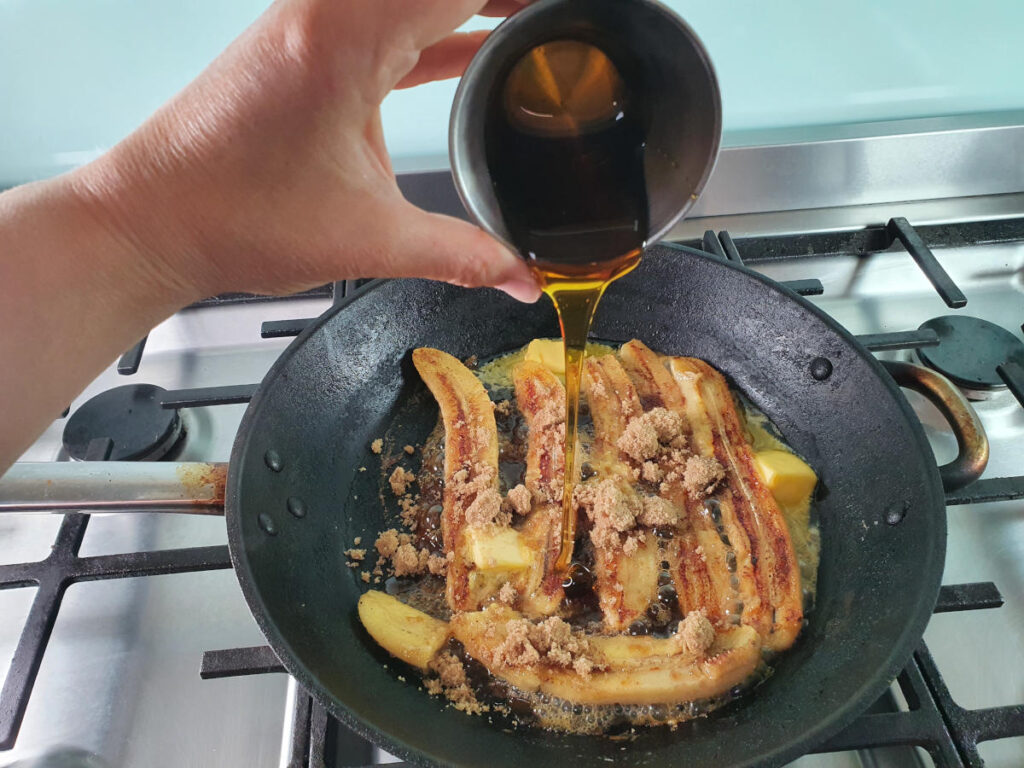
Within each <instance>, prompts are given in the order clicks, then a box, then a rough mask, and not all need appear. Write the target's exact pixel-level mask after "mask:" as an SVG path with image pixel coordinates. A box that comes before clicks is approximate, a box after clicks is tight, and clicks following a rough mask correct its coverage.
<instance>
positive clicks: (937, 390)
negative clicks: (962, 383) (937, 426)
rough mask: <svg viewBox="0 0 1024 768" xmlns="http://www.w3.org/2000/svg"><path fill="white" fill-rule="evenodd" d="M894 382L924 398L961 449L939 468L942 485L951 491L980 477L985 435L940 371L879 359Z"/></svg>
mask: <svg viewBox="0 0 1024 768" xmlns="http://www.w3.org/2000/svg"><path fill="white" fill-rule="evenodd" d="M880 362H881V363H882V365H884V366H885V369H886V370H887V371H888V372H889V375H890V376H892V377H893V379H894V380H895V381H896V383H897V384H899V385H900V386H901V387H906V388H907V389H912V390H914V391H915V392H919V393H920V394H922V395H924V396H925V397H927V398H928V399H929V400H930V401H931V402H932V403H934V405H935V407H936V408H938V409H939V411H940V412H941V413H942V415H943V416H944V417H945V419H946V421H947V422H949V426H950V428H951V429H952V430H953V434H954V435H956V443H957V446H958V447H959V449H960V452H959V453H958V454H957V457H956V458H955V459H953V460H952V461H951V462H949V463H948V464H943V465H942V466H941V467H939V475H940V476H941V477H942V487H943V489H944V490H946V491H953V490H956V489H957V488H962V487H963V486H965V485H967V484H968V483H972V482H974V481H975V480H977V479H978V478H979V477H981V473H982V472H984V471H985V467H986V466H987V465H988V438H987V437H986V436H985V428H984V427H982V425H981V420H980V419H979V418H978V414H976V413H975V412H974V409H973V408H972V407H971V405H970V403H968V402H967V398H965V397H964V396H963V394H962V393H961V392H960V390H958V389H957V388H956V386H955V385H954V384H953V383H952V382H951V381H950V380H949V379H947V378H946V377H945V376H943V375H942V374H941V373H936V372H935V371H933V370H931V369H930V368H925V367H924V366H922V365H914V364H913V363H903V362H898V361H895V360H882V361H880Z"/></svg>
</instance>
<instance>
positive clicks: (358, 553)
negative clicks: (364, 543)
mask: <svg viewBox="0 0 1024 768" xmlns="http://www.w3.org/2000/svg"><path fill="white" fill-rule="evenodd" d="M345 556H346V557H347V558H348V559H349V560H363V559H364V558H365V557H366V550H365V549H346V550H345Z"/></svg>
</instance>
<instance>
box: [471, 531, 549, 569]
mask: <svg viewBox="0 0 1024 768" xmlns="http://www.w3.org/2000/svg"><path fill="white" fill-rule="evenodd" d="M467 535H468V536H469V552H470V557H471V558H472V560H473V562H474V563H475V564H476V567H477V569H478V570H481V571H505V572H507V571H521V570H523V569H525V568H529V567H530V566H531V565H532V564H533V556H532V553H531V552H530V548H529V547H528V546H526V542H525V541H524V540H523V537H522V536H521V535H520V533H519V531H516V530H514V529H512V528H497V529H494V528H489V529H488V528H485V529H475V528H471V529H470V530H469V531H467Z"/></svg>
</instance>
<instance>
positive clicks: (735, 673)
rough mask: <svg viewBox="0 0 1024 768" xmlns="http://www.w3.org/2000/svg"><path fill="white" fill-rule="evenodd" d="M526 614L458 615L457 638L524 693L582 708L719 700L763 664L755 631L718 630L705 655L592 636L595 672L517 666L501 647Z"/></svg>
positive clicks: (650, 641) (499, 610)
mask: <svg viewBox="0 0 1024 768" xmlns="http://www.w3.org/2000/svg"><path fill="white" fill-rule="evenodd" d="M517 618H520V614H519V613H517V612H515V611H512V610H510V609H508V608H505V607H504V606H497V605H492V606H489V607H488V608H487V609H486V610H484V611H476V612H473V613H463V614H459V615H457V616H455V617H454V618H453V619H452V621H451V624H450V628H451V631H452V635H453V636H454V637H455V638H456V639H457V640H459V641H460V642H461V643H462V644H463V646H464V647H465V649H466V651H467V653H469V655H470V656H472V657H473V658H475V659H477V660H478V661H480V662H482V663H483V664H485V665H486V666H487V668H488V669H489V670H490V671H491V673H492V674H494V675H496V676H497V677H500V678H502V679H503V680H506V681H508V682H509V683H511V684H512V685H514V686H516V687H517V688H520V689H522V690H524V691H541V692H543V693H547V694H550V695H553V696H557V697H559V698H561V699H565V700H566V701H570V702H573V703H577V704H679V703H683V702H687V701H697V700H702V699H709V698H713V697H715V696H720V695H722V694H724V693H726V692H727V691H729V690H730V689H731V688H732V687H733V686H736V685H738V684H740V683H742V682H743V681H744V680H746V679H747V678H748V677H749V676H750V675H751V674H752V673H753V672H754V670H755V669H756V668H757V665H758V664H759V662H760V655H761V654H760V651H761V640H760V637H759V636H758V634H757V632H755V631H754V630H753V629H751V628H750V627H734V628H731V629H728V630H724V631H722V632H719V633H718V634H717V635H716V637H715V640H714V643H713V644H712V645H711V647H710V648H708V649H707V651H706V652H704V653H703V654H701V653H693V652H688V651H685V650H682V649H681V648H680V647H679V645H678V644H675V643H673V642H672V640H671V638H651V637H643V638H631V637H623V636H615V637H601V636H592V637H588V641H589V644H590V648H591V651H592V653H593V659H592V661H593V662H594V664H595V665H596V668H595V669H594V670H593V671H592V672H590V674H588V675H580V674H578V673H577V672H576V671H574V670H572V669H565V668H560V667H555V666H552V665H550V664H548V663H545V662H544V661H538V662H534V663H532V664H523V665H520V664H513V663H511V662H510V661H509V660H506V659H503V658H502V655H501V653H500V652H499V647H500V646H501V645H502V643H504V642H505V639H506V637H507V633H506V628H507V626H508V622H509V621H512V620H514V619H517Z"/></svg>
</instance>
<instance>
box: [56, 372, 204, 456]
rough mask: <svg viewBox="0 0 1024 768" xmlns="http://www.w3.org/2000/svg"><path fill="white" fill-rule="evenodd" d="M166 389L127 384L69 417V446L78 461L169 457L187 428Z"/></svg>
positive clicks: (66, 440) (66, 444)
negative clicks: (170, 405)
mask: <svg viewBox="0 0 1024 768" xmlns="http://www.w3.org/2000/svg"><path fill="white" fill-rule="evenodd" d="M165 393H166V390H164V389H163V388H162V387H157V386H154V385H152V384H127V385H125V386H123V387H115V388H114V389H108V390H107V391H106V392H101V393H100V394H98V395H96V396H95V397H93V398H92V399H91V400H88V401H86V402H85V404H84V405H82V407H80V408H79V409H78V410H77V411H75V412H74V413H73V414H72V415H71V418H69V419H68V423H67V425H66V426H65V427H64V450H65V451H67V453H68V456H70V457H71V458H72V459H76V460H78V461H90V460H103V459H108V460H110V461H157V460H159V459H163V458H166V457H168V455H170V453H171V451H172V450H173V449H174V448H176V447H177V446H178V445H179V443H180V442H181V440H182V439H183V438H184V435H185V430H184V428H183V426H182V422H181V416H180V415H179V413H178V411H177V410H175V409H173V408H164V407H163V405H162V403H163V396H164V394H165ZM107 440H109V441H110V452H109V454H107V452H106V450H105V449H106V445H105V442H106V441H107ZM97 441H99V442H98V443H97ZM97 447H99V452H97Z"/></svg>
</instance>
